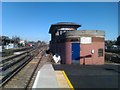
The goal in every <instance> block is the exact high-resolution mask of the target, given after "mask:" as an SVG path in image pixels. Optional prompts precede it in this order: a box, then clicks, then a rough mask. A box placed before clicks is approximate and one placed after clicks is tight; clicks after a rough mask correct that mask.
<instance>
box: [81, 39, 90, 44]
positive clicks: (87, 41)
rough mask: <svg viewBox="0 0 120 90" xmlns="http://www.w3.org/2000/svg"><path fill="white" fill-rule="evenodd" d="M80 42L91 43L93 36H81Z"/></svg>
mask: <svg viewBox="0 0 120 90" xmlns="http://www.w3.org/2000/svg"><path fill="white" fill-rule="evenodd" d="M80 43H81V44H91V43H92V38H91V37H81V39H80Z"/></svg>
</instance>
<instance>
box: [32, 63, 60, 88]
mask: <svg viewBox="0 0 120 90" xmlns="http://www.w3.org/2000/svg"><path fill="white" fill-rule="evenodd" d="M32 88H34V90H35V88H36V89H37V88H59V86H58V83H57V79H56V75H55V72H54V69H53V67H52V64H45V65H44V66H43V67H42V68H41V69H40V71H39V72H38V75H37V77H36V79H35V82H34V85H33V87H32Z"/></svg>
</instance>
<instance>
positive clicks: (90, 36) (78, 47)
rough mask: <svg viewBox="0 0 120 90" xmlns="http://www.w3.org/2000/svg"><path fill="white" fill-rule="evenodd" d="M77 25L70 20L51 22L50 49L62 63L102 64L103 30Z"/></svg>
mask: <svg viewBox="0 0 120 90" xmlns="http://www.w3.org/2000/svg"><path fill="white" fill-rule="evenodd" d="M79 27H81V25H79V24H76V23H72V22H59V23H56V24H52V25H51V27H50V30H49V33H50V34H51V41H50V51H51V52H52V53H53V54H55V53H57V54H59V55H60V56H61V63H62V64H81V65H85V64H87V65H90V64H95V65H97V64H104V31H100V30H77V29H78V28H79Z"/></svg>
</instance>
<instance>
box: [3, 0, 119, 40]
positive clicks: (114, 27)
mask: <svg viewBox="0 0 120 90" xmlns="http://www.w3.org/2000/svg"><path fill="white" fill-rule="evenodd" d="M57 22H75V23H78V24H81V25H82V27H80V28H79V29H80V30H83V29H84V30H104V31H105V39H107V40H108V39H110V40H114V39H116V38H117V36H118V3H117V2H101V3H100V2H75V3H73V2H16V3H15V2H6V3H5V2H4V3H2V35H6V36H9V37H12V36H15V35H16V36H19V37H21V38H22V39H24V40H25V39H26V40H35V41H37V40H44V41H49V40H50V34H49V33H48V32H49V28H50V25H51V24H54V23H57Z"/></svg>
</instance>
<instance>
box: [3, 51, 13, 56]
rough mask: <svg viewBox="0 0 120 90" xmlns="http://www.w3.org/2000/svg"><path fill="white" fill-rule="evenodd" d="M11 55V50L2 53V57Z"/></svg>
mask: <svg viewBox="0 0 120 90" xmlns="http://www.w3.org/2000/svg"><path fill="white" fill-rule="evenodd" d="M10 55H13V50H12V49H4V50H3V51H2V57H6V56H10Z"/></svg>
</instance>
